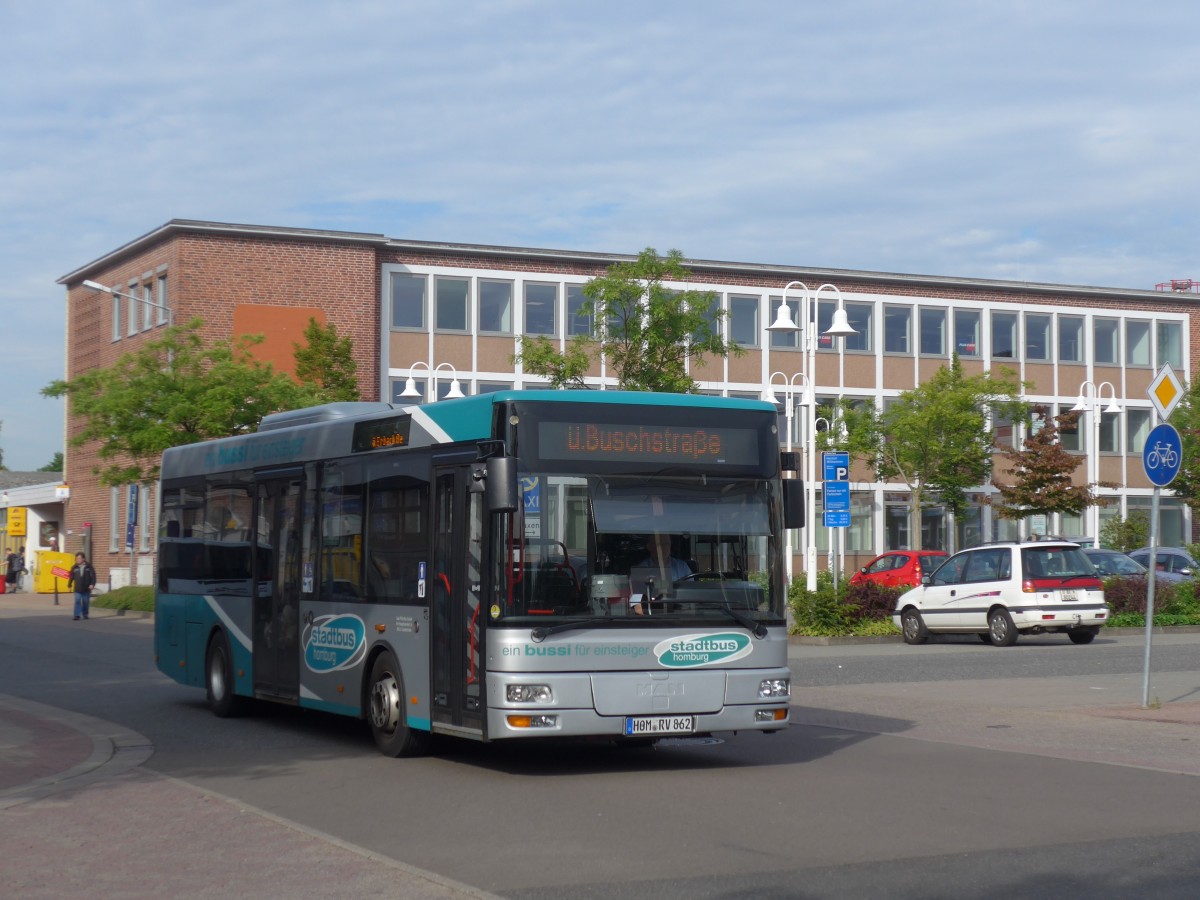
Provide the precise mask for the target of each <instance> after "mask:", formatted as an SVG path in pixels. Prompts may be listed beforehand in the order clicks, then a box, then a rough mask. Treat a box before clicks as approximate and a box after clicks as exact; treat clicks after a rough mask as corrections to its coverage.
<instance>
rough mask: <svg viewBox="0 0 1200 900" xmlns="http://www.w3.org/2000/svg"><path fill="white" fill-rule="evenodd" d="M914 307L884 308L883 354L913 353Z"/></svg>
mask: <svg viewBox="0 0 1200 900" xmlns="http://www.w3.org/2000/svg"><path fill="white" fill-rule="evenodd" d="M912 312H913V311H912V307H911V306H885V307H884V308H883V352H884V353H912Z"/></svg>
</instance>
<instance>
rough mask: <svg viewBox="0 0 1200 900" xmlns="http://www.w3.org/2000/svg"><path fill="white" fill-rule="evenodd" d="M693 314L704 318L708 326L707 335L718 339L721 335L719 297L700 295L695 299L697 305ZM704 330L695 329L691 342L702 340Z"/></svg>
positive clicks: (712, 294)
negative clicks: (698, 314) (695, 313)
mask: <svg viewBox="0 0 1200 900" xmlns="http://www.w3.org/2000/svg"><path fill="white" fill-rule="evenodd" d="M693 311H695V312H698V313H700V314H701V315H702V316H704V321H705V322H706V323H707V324H708V333H709V334H711V335H715V336H717V337H720V335H721V316H720V312H721V295H720V294H715V293H706V294H701V295H700V296H699V297H698V298H697V304H696V306H695V308H694V310H693ZM703 332H704V330H703V329H702V328H697V329H696V330H695V331H694V332H693V333H692V340H694V341H696V342H699V341H700V340H702V338H703Z"/></svg>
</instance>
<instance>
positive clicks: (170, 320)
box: [83, 280, 175, 328]
mask: <svg viewBox="0 0 1200 900" xmlns="http://www.w3.org/2000/svg"><path fill="white" fill-rule="evenodd" d="M83 286H84V287H85V288H91V289H92V290H93V291H101V292H103V293H105V294H112V295H113V296H114V297H124V298H125V299H126V300H133V301H134V302H136V303H141V304H144V305H145V306H150V307H153V308H154V309H157V310H160V311H162V312H165V313H166V314H167V327H168V328H170V327H173V326H174V325H175V310H173V309H171V307H169V306H164V305H163V304H162V303H155V302H154V301H153V300H147V299H146V298H145V297H139V296H138V295H137V294H126V293H125V292H124V291H118V290H117V289H116V288H111V287H108V286H107V285H103V284H101V283H100V282H98V281H86V280H85V281H84V282H83ZM114 327H115V326H114Z"/></svg>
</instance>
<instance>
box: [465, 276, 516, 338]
mask: <svg viewBox="0 0 1200 900" xmlns="http://www.w3.org/2000/svg"><path fill="white" fill-rule="evenodd" d="M464 296H465V295H464ZM479 330H480V331H486V332H491V333H493V334H512V282H510V281H483V280H480V282H479Z"/></svg>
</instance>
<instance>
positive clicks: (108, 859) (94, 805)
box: [0, 594, 1200, 898]
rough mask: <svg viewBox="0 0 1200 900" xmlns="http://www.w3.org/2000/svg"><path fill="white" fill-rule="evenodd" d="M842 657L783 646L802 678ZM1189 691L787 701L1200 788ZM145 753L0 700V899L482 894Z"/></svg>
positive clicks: (1030, 682) (1083, 680)
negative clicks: (1175, 777) (173, 771)
mask: <svg viewBox="0 0 1200 900" xmlns="http://www.w3.org/2000/svg"><path fill="white" fill-rule="evenodd" d="M71 612H72V610H71V606H70V603H69V598H67V597H63V598H61V601H60V605H58V606H55V605H54V603H53V597H52V596H50V595H34V594H16V595H13V594H5V595H0V628H2V627H3V621H4V620H5V619H12V618H15V617H23V616H51V617H58V618H61V619H62V620H63V626H62V627H64V628H66V627H74V628H85V629H86V628H92V627H103V625H102V620H103V619H104V618H106V617H110V616H115V615H119V613H116V612H114V611H112V610H103V609H99V608H97V607H93V609H92V621H79V622H75V621H72V618H71ZM129 616H130V618H134V617H137V618H139V619H140V620H141V621H143V622H144V623H145V627H147V628H150V627H152V625H153V618H152V617H151V616H145V615H144V614H137V613H131V614H129ZM863 649H865V648H863ZM1064 649H1067V650H1069V648H1064ZM1077 649H1078V648H1077ZM853 652H854V650H853V649H849V650H848V649H847V648H846V647H829V646H826V647H814V646H803V647H802V646H800V645H799V644H796V645H794V646H793V655H794V656H795V657H796V662H799V663H800V664H801V665H817V664H820V661H821V659H822V658H823V657H824V658H832V657H833V656H838V657H841V656H843V655H845V654H847V653H850V654H853ZM801 661H802V662H801ZM842 664H851V665H852V662H844V663H841V664H839V665H842ZM1197 668H1198V669H1200V665H1198V666H1197ZM1197 678H1198V676H1197V672H1196V671H1190V672H1177V673H1170V674H1167V675H1164V676H1161V679H1159V680H1157V681H1156V690H1158V691H1159V692H1160V695H1161V696H1162V697H1165V698H1166V699H1165V702H1164V701H1163V700H1160V699H1158V698H1157V697H1156V703H1155V704H1154V705H1152V706H1151V708H1147V709H1143V708H1142V707H1141V705H1140V704H1139V703H1138V702H1136V697H1137V690H1136V689H1137V682H1136V679H1133V678H1131V677H1129V676H1076V677H1068V678H1054V679H1050V678H1046V679H1031V678H1025V679H1008V680H1007V681H1015V682H1020V683H1019V684H1007V683H1005V681H1006V680H1004V679H991V680H988V681H986V682H975V683H971V682H964V681H956V682H953V683H949V684H940V683H939V685H938V687H937V688H936V689H930V687H929V685H928V684H925V685H914V684H895V685H882V686H881V685H878V684H872V685H853V684H846V685H836V684H835V685H831V686H826V687H821V688H818V689H815V690H806V691H805V692H804V696H803V697H799V696H797V697H794V699H793V710H792V721H793V722H795V723H798V724H799V723H803V724H809V725H819V726H826V727H830V728H837V729H844V730H849V731H866V732H872V733H881V734H882V733H890V734H896V735H903V736H906V737H910V738H915V739H920V740H930V741H945V742H948V743H956V744H961V745H966V746H977V747H986V748H988V749H998V750H1010V751H1013V752H1023V753H1034V754H1039V755H1047V756H1054V757H1058V758H1063V759H1079V760H1086V761H1090V762H1104V763H1111V764H1116V765H1132V766H1139V767H1143V768H1152V769H1157V770H1162V771H1172V772H1179V773H1182V774H1189V775H1200V752H1197V742H1198V741H1200V699H1192V698H1193V697H1195V698H1200V684H1197ZM153 753H154V748H153V746H152V745H151V744H150V742H149V741H148V740H147V739H146V738H144V737H143V736H142V735H139V734H137V733H135V732H133V731H130V730H129V729H126V728H123V727H121V726H119V725H115V724H113V723H110V722H105V721H102V720H100V719H97V718H93V717H91V716H87V715H81V714H79V713H74V712H68V711H66V710H62V709H57V708H55V707H51V706H47V705H44V704H40V703H35V702H32V701H29V700H25V699H22V698H18V697H14V696H10V695H6V694H3V693H0V860H2V861H3V864H2V866H0V895H4V896H21V897H24V898H39V897H47V898H49V897H54V898H69V897H95V896H122V897H130V898H138V897H147V898H149V897H155V898H157V897H160V896H164V895H167V896H171V895H173V896H183V897H210V896H211V897H222V898H223V897H226V896H229V895H230V894H234V895H246V896H249V895H253V896H257V897H267V898H269V897H289V898H306V897H327V896H333V895H349V896H378V897H394V898H449V897H491V896H493V895H491V894H488V893H486V892H483V891H479V890H477V889H475V888H472V887H471V886H469V885H464V884H459V883H457V882H454V881H453V880H450V879H447V878H443V877H441V876H440V875H437V874H436V873H432V872H427V871H423V870H420V869H417V868H415V867H413V866H409V865H407V864H405V863H402V862H400V861H398V860H394V859H389V858H386V857H383V856H380V855H379V854H376V853H372V852H369V851H367V850H364V849H362V848H359V847H355V846H353V845H350V844H347V843H346V842H344V841H341V840H338V839H337V838H334V837H332V836H330V835H327V834H322V833H320V832H317V831H314V830H312V829H309V828H304V827H300V826H298V825H296V824H294V823H291V822H287V821H284V820H282V819H279V818H278V817H275V816H272V815H270V814H268V813H266V812H264V811H262V810H258V809H254V808H250V807H249V806H248V805H247V804H244V803H241V802H238V801H235V800H232V799H230V798H227V797H223V796H221V795H219V794H215V793H212V792H209V791H204V790H201V789H199V788H197V787H195V786H193V785H190V784H187V783H185V782H182V781H178V780H175V779H172V778H169V777H166V776H162V775H159V774H156V773H154V772H152V771H150V770H149V769H147V768H145V767H143V766H142V763H144V762H146V761H147V760H148V759H149V758H150V757H151V756H152V754H153Z"/></svg>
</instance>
